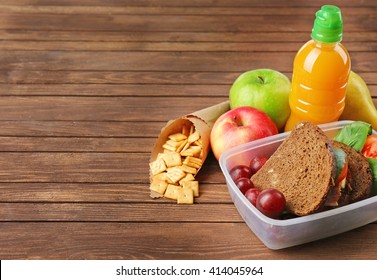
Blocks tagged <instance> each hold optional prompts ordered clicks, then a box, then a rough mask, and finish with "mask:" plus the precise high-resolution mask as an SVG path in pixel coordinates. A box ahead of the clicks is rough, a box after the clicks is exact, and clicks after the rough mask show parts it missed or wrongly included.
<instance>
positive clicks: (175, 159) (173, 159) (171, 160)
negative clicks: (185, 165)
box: [162, 152, 182, 167]
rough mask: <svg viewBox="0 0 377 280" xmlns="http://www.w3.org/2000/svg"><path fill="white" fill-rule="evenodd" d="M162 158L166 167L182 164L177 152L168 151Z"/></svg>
mask: <svg viewBox="0 0 377 280" xmlns="http://www.w3.org/2000/svg"><path fill="white" fill-rule="evenodd" d="M162 159H163V160H164V162H165V164H166V166H167V167H174V166H180V165H182V159H181V155H180V154H179V153H176V152H174V153H169V154H165V155H164V156H163V157H162Z"/></svg>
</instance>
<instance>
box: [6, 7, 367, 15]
mask: <svg viewBox="0 0 377 280" xmlns="http://www.w3.org/2000/svg"><path fill="white" fill-rule="evenodd" d="M125 4H126V3H125ZM162 4H163V3H162ZM317 9H319V7H295V8H292V7H287V6H281V7H276V6H272V7H258V6H253V7H236V6H232V7H215V6H209V7H206V8H205V9H203V8H202V7H187V6H186V7H177V6H176V7H172V6H165V7H164V6H149V7H148V6H127V5H124V6H82V5H81V4H80V5H76V6H64V5H62V6H61V5H59V3H58V4H55V5H53V6H46V5H24V6H18V5H13V4H12V5H9V4H8V5H6V4H5V5H4V4H0V10H1V11H2V12H4V13H5V12H6V13H25V14H46V13H50V14H81V15H82V14H85V15H88V14H89V15H98V14H121V15H161V14H164V15H250V16H253V15H292V10H294V14H295V15H314V14H315V12H316V11H317ZM370 12H371V8H370V7H362V6H361V7H360V6H353V7H351V8H350V7H342V15H343V17H344V18H347V17H350V16H353V15H368V14H370Z"/></svg>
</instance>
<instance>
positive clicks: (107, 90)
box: [0, 72, 231, 98]
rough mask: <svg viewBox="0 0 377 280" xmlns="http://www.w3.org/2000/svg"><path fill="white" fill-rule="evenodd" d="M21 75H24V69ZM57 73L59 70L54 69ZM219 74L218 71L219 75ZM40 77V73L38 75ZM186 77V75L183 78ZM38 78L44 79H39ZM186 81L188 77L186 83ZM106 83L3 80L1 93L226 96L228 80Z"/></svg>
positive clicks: (8, 94)
mask: <svg viewBox="0 0 377 280" xmlns="http://www.w3.org/2000/svg"><path fill="white" fill-rule="evenodd" d="M21 75H25V76H26V75H27V73H26V72H24V73H22V74H21ZM56 75H58V73H56ZM221 76H222V75H220V77H221ZM41 78H42V79H43V77H41ZM186 79H188V77H187V78H186ZM40 82H43V80H41V81H40ZM188 82H189V81H187V83H188ZM191 82H192V83H193V84H188V85H187V84H186V85H176V84H173V85H167V84H163V85H158V84H157V85H156V84H153V85H142V84H132V85H124V84H122V85H111V84H110V85H109V84H86V83H81V84H76V85H72V84H64V85H61V84H53V85H51V84H49V85H46V84H44V83H42V84H23V85H14V84H3V85H0V94H1V96H2V97H4V96H96V97H99V96H103V97H126V96H128V97H136V96H140V97H142V96H144V97H147V96H149V97H162V96H164V97H171V96H175V97H179V96H180V97H187V96H192V97H204V96H210V97H225V98H228V95H229V89H230V87H231V84H227V85H196V84H195V83H194V81H191Z"/></svg>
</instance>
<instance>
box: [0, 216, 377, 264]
mask: <svg viewBox="0 0 377 280" xmlns="http://www.w3.org/2000/svg"><path fill="white" fill-rule="evenodd" d="M0 225H1V228H2V230H1V231H0V258H1V259H109V257H110V258H111V259H166V260H170V259H210V260H214V259H276V260H282V259H293V260H297V259H299V260H305V259H308V260H312V259H319V260H321V259H327V260H328V259H334V260H339V259H344V260H346V259H360V260H364V259H374V256H375V252H376V251H377V243H376V242H375V236H376V235H375V232H376V226H377V225H375V224H373V225H368V226H364V227H362V228H359V229H356V230H353V231H350V232H347V233H343V234H340V235H337V236H334V237H330V238H326V239H323V240H320V241H316V242H312V243H308V244H304V245H300V246H296V247H293V248H288V249H283V250H278V251H273V250H270V249H268V248H266V247H265V246H264V245H263V244H262V242H261V241H260V240H259V239H258V238H257V237H256V236H255V235H254V234H253V233H252V232H251V231H250V229H249V228H248V227H247V226H246V224H244V223H181V222H179V223H62V222H59V223H56V222H38V223H33V222H29V223H18V222H10V223H9V222H2V223H1V224H0ZM187 232H189V233H190V234H187ZM220 232H221V234H216V233H220ZM183 236H184V238H182V237H183ZM52 237H53V238H52Z"/></svg>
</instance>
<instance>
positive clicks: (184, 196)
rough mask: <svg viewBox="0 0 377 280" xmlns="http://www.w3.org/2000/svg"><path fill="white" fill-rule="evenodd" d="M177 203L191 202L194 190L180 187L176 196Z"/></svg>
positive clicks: (192, 201)
mask: <svg viewBox="0 0 377 280" xmlns="http://www.w3.org/2000/svg"><path fill="white" fill-rule="evenodd" d="M177 203H178V204H193V203H194V192H193V191H192V189H180V190H179V191H178V196H177Z"/></svg>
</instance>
